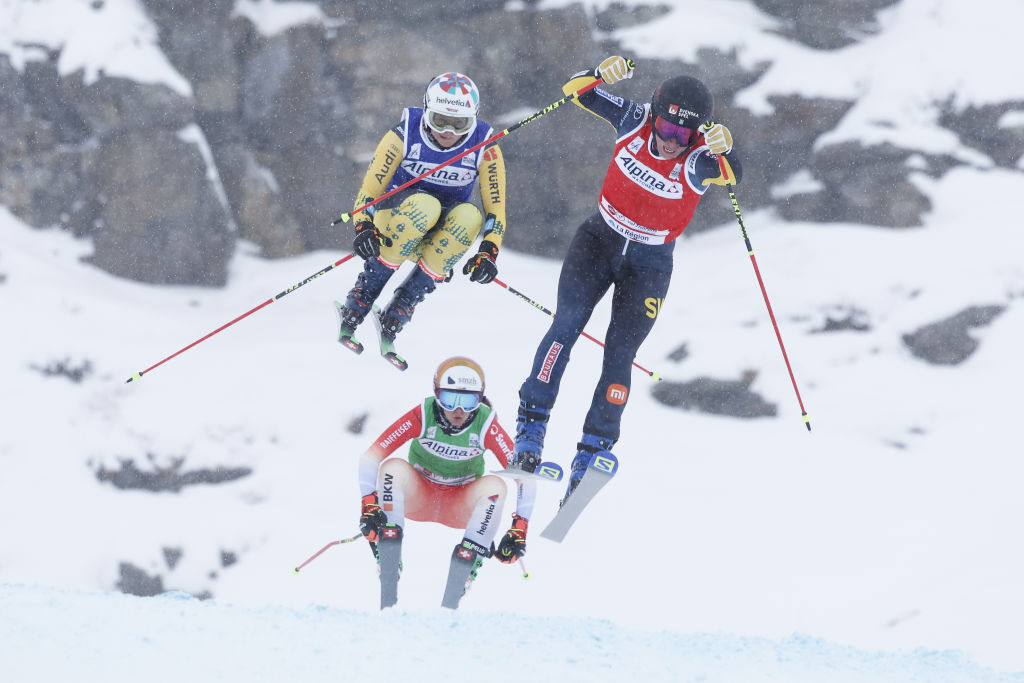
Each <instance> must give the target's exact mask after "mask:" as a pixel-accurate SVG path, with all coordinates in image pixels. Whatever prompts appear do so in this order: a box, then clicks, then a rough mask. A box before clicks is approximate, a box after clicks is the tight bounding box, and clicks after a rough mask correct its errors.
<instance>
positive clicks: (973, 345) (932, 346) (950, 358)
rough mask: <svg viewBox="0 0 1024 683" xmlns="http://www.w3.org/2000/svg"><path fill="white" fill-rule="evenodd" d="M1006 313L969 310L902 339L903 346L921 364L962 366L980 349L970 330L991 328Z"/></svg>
mask: <svg viewBox="0 0 1024 683" xmlns="http://www.w3.org/2000/svg"><path fill="white" fill-rule="evenodd" d="M1005 310H1006V307H1005V306H1001V305H991V306H970V307H968V308H965V309H964V310H962V311H960V312H959V313H957V314H956V315H952V316H950V317H948V318H945V319H943V320H939V321H937V322H934V323H931V324H929V325H925V326H923V327H921V328H919V329H917V330H915V331H914V332H911V333H910V334H905V335H903V343H904V344H906V345H907V348H909V349H910V352H911V353H912V354H914V356H915V357H917V358H920V359H921V360H924V361H927V362H929V363H932V364H934V365H959V364H960V363H963V362H964V361H965V360H967V359H968V358H970V356H971V354H973V353H974V352H975V351H976V350H977V348H978V340H977V339H975V338H974V337H972V336H971V335H970V333H969V332H970V330H971V328H974V327H982V326H985V325H988V324H989V323H991V322H992V321H993V320H994V319H995V318H997V317H998V316H999V315H1000V314H1002V312H1003V311H1005Z"/></svg>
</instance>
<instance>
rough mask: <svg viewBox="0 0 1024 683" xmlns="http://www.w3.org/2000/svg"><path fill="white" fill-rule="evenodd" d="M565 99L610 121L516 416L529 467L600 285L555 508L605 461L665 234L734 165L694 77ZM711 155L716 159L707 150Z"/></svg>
mask: <svg viewBox="0 0 1024 683" xmlns="http://www.w3.org/2000/svg"><path fill="white" fill-rule="evenodd" d="M632 69H633V65H632V63H631V62H629V61H627V60H626V59H624V58H623V57H620V56H612V57H608V58H607V59H605V60H604V61H602V62H601V64H600V65H599V66H598V67H597V68H596V69H594V70H592V71H583V72H580V73H577V74H576V75H574V76H573V77H572V78H571V79H570V80H569V82H568V83H566V84H565V85H564V86H563V87H562V89H563V90H564V91H565V93H566V94H569V93H572V92H575V91H578V90H579V89H580V88H583V87H585V86H587V85H588V84H592V83H593V82H594V80H595V79H596V78H600V79H602V80H603V81H604V83H606V84H608V85H613V84H615V83H618V82H619V81H622V80H624V79H627V78H630V77H632V75H633V71H632ZM574 102H575V104H577V105H578V106H579V107H581V108H583V109H585V110H586V111H588V112H590V113H591V114H594V115H596V116H597V117H599V118H601V119H603V120H604V121H606V122H608V123H609V124H611V126H612V128H613V129H614V130H615V148H614V152H613V155H612V160H611V163H609V165H608V170H607V172H606V175H605V178H604V183H603V185H602V186H601V191H600V195H599V197H598V206H597V210H596V211H595V212H594V213H593V214H592V215H591V216H590V217H589V218H587V219H586V220H584V221H583V223H582V224H581V225H580V226H579V228H578V229H577V231H576V234H575V236H574V237H573V239H572V242H571V243H570V245H569V250H568V253H567V254H566V256H565V260H564V262H563V264H562V269H561V273H560V275H559V280H558V298H557V306H556V309H555V311H556V312H555V316H554V320H553V321H552V323H551V326H550V328H549V329H548V331H547V333H546V334H545V336H544V337H543V339H542V340H541V342H540V344H539V345H538V347H537V350H536V353H535V355H534V358H533V366H532V369H531V370H530V374H529V376H528V377H527V378H526V380H525V381H524V382H523V384H522V386H521V388H520V392H519V397H520V406H519V411H518V414H517V420H516V442H515V454H514V457H513V465H514V466H515V467H520V468H522V469H524V470H526V471H529V472H532V471H533V470H534V468H536V466H537V463H539V462H540V454H541V452H542V449H543V445H544V436H545V432H546V429H547V422H548V418H549V416H550V413H551V408H552V406H553V405H554V403H555V398H556V396H557V395H558V388H559V382H560V380H561V378H562V373H563V372H564V371H565V368H566V364H567V363H568V362H569V354H570V351H571V350H572V347H573V344H574V343H575V342H576V340H577V339H578V338H579V334H580V332H581V330H583V328H584V326H585V325H586V323H587V321H588V320H589V318H590V316H591V313H592V312H593V310H594V307H595V306H596V304H597V303H598V301H600V299H601V298H602V297H603V296H604V294H605V292H607V291H608V289H609V287H612V288H613V289H614V293H613V295H612V309H611V321H610V323H609V325H608V332H607V336H606V337H605V350H604V359H603V363H602V367H601V376H600V378H599V379H598V381H597V387H596V388H595V389H594V394H593V399H592V402H591V405H590V409H589V412H588V413H587V416H586V418H585V421H584V423H583V430H582V438H581V439H580V441H579V443H578V445H577V453H576V456H575V458H574V459H573V461H572V467H571V472H570V476H569V485H568V489H567V491H566V497H565V498H564V499H563V500H562V505H563V506H564V505H565V501H566V500H567V499H568V497H569V496H570V495H571V494H572V492H573V490H574V489H575V488H576V486H577V485H578V484H579V482H580V479H581V478H582V477H583V475H584V473H585V472H586V471H587V468H588V466H590V465H591V463H592V462H594V461H595V458H597V457H598V454H604V456H606V457H605V461H606V462H607V461H608V460H609V459H612V458H613V456H611V453H610V450H611V448H612V446H613V444H615V442H616V441H617V440H618V439H619V424H620V421H621V418H622V412H623V410H624V409H625V406H626V401H627V399H628V397H629V390H630V373H631V364H632V362H633V359H634V358H635V356H636V352H637V349H638V348H639V347H640V344H641V343H642V342H643V340H644V339H645V338H646V337H647V335H648V334H649V333H650V331H651V329H652V327H653V326H654V323H655V321H656V320H657V317H658V313H659V312H660V310H661V306H662V304H663V302H664V300H665V294H666V292H667V291H668V286H669V280H670V278H671V276H672V251H673V249H674V247H675V239H676V238H677V237H679V235H680V234H681V233H682V232H683V230H684V229H685V228H686V226H687V224H688V223H689V221H690V219H691V217H692V216H693V212H694V209H696V207H697V203H698V202H699V201H700V199H701V197H702V196H703V195H704V193H705V192H706V191H707V189H708V187H709V186H710V185H724V184H725V183H726V180H727V178H726V177H724V176H723V174H722V171H721V169H720V167H719V159H721V160H722V162H723V165H724V166H725V168H726V169H727V171H728V174H729V175H728V180H729V181H730V182H732V183H736V182H738V180H739V178H740V174H741V168H740V164H739V161H738V159H737V158H736V154H735V153H734V152H732V146H733V145H732V134H731V133H730V131H729V129H728V128H726V127H725V126H723V125H721V124H714V125H712V126H711V127H710V128H707V129H704V128H702V125H703V124H705V123H706V122H709V120H710V118H711V113H712V97H711V93H710V92H709V91H708V89H707V87H705V85H704V84H703V83H701V82H700V81H699V80H698V79H696V78H694V77H692V76H675V77H673V78H670V79H668V80H666V81H665V82H664V83H662V84H661V85H660V86H659V87H658V89H657V90H655V92H654V97H653V100H652V101H651V103H650V104H646V103H641V102H634V101H632V100H629V99H626V98H624V97H617V96H615V95H612V94H611V93H609V92H607V91H605V90H603V89H602V88H594V89H593V90H591V91H589V92H587V93H584V94H583V95H581V96H580V97H578V98H576V99H575V100H574ZM716 155H718V156H716Z"/></svg>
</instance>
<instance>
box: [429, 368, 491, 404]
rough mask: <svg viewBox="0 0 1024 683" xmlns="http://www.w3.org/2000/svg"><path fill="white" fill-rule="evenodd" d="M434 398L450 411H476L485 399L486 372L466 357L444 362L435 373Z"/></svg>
mask: <svg viewBox="0 0 1024 683" xmlns="http://www.w3.org/2000/svg"><path fill="white" fill-rule="evenodd" d="M434 396H435V397H436V398H437V400H438V402H439V403H440V404H441V406H442V407H444V408H447V409H448V410H455V409H456V408H462V409H463V410H465V411H467V412H469V411H471V410H475V409H476V407H477V406H478V405H479V404H480V401H481V400H482V399H483V397H484V371H483V368H481V367H480V365H479V364H477V363H476V362H475V361H473V360H471V359H469V358H466V357H465V356H454V357H452V358H449V359H448V360H445V361H442V362H441V364H440V365H438V366H437V372H435V373H434Z"/></svg>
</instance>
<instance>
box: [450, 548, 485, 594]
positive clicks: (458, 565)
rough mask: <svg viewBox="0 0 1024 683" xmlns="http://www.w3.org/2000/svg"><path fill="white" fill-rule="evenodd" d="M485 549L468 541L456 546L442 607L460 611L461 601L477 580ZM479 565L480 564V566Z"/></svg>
mask: <svg viewBox="0 0 1024 683" xmlns="http://www.w3.org/2000/svg"><path fill="white" fill-rule="evenodd" d="M482 550H483V549H482V548H481V547H480V546H478V545H477V544H476V543H473V542H472V541H470V540H468V539H463V541H462V543H460V544H458V545H457V546H455V550H453V551H452V563H451V565H450V566H449V567H448V582H447V583H446V584H445V586H444V597H443V598H441V607H447V608H448V609H458V607H459V600H461V599H462V596H463V595H465V594H466V589H468V588H469V585H470V584H471V583H472V582H473V580H474V579H475V578H476V570H477V568H478V567H479V564H483V563H482V562H481V561H480V560H479V556H480V555H481V554H482V553H481V551H482ZM478 563H479V564H478Z"/></svg>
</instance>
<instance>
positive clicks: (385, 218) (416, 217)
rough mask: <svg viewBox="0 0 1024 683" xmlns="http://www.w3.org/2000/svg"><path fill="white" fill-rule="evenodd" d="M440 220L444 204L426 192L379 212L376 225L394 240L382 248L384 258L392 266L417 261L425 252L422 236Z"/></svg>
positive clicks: (382, 232) (415, 194)
mask: <svg viewBox="0 0 1024 683" xmlns="http://www.w3.org/2000/svg"><path fill="white" fill-rule="evenodd" d="M439 218H441V202H440V200H438V198H437V197H435V196H433V195H430V194H427V193H426V192H414V193H412V194H411V195H409V196H408V197H406V198H405V199H403V200H402V202H401V203H400V204H399V205H398V206H396V207H394V208H393V209H386V210H382V211H378V212H377V215H376V216H375V217H374V221H373V222H374V225H376V226H377V229H378V230H380V232H381V234H383V235H387V236H388V237H390V238H391V246H390V247H387V246H381V248H380V253H381V256H382V257H383V258H384V259H386V260H388V261H391V262H392V263H402V262H403V261H415V260H416V259H418V258H419V255H420V252H421V250H422V249H423V245H422V244H421V242H422V241H423V237H424V236H425V235H426V234H427V233H428V232H429V231H430V229H431V228H433V227H434V226H435V225H437V221H438V219H439Z"/></svg>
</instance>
